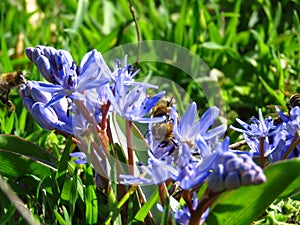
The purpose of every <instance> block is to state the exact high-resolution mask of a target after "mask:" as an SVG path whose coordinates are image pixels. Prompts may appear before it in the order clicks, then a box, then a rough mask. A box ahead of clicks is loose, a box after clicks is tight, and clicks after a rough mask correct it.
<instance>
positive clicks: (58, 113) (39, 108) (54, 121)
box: [20, 81, 73, 134]
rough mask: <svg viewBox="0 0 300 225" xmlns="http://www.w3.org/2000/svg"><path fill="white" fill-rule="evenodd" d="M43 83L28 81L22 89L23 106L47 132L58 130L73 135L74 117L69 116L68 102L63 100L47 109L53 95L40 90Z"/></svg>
mask: <svg viewBox="0 0 300 225" xmlns="http://www.w3.org/2000/svg"><path fill="white" fill-rule="evenodd" d="M39 85H42V83H41V82H36V81H28V82H27V83H26V84H23V85H22V86H21V87H20V95H21V97H22V99H23V100H22V101H23V105H24V106H25V108H26V109H27V110H28V111H29V112H30V113H31V114H32V116H33V117H34V118H35V120H36V121H37V122H38V124H39V125H40V126H41V127H42V128H44V129H47V130H53V129H58V130H61V131H63V132H66V133H69V134H71V133H73V126H72V116H68V115H67V114H68V107H69V106H68V105H69V103H68V101H67V99H66V98H62V99H60V100H59V101H57V102H55V103H54V104H53V105H52V106H50V107H46V103H47V102H48V101H49V100H50V99H51V96H52V94H53V93H51V92H45V91H41V90H39V88H38V87H39Z"/></svg>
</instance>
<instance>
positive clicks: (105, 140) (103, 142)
mask: <svg viewBox="0 0 300 225" xmlns="http://www.w3.org/2000/svg"><path fill="white" fill-rule="evenodd" d="M74 104H75V105H76V107H77V109H78V110H79V111H80V113H81V114H82V115H83V117H84V118H85V119H86V120H87V121H88V122H89V124H90V125H91V126H92V131H93V133H94V134H95V135H96V136H97V138H98V140H99V141H100V144H101V145H102V147H103V149H104V150H105V151H106V152H107V153H109V141H108V137H107V134H106V132H105V130H102V129H101V128H100V127H99V125H98V124H97V122H96V121H95V118H94V117H93V116H92V115H91V113H90V112H89V111H88V109H87V108H86V107H85V105H84V103H83V101H80V100H74Z"/></svg>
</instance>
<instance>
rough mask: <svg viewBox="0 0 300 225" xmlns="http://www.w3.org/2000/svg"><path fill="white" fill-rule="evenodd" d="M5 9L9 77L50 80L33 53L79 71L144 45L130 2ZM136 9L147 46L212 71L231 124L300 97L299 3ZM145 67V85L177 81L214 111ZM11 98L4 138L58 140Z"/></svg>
mask: <svg viewBox="0 0 300 225" xmlns="http://www.w3.org/2000/svg"><path fill="white" fill-rule="evenodd" d="M0 7H1V10H0V11H1V12H0V13H1V17H0V39H1V43H0V44H1V47H0V72H1V73H4V72H9V71H15V70H22V71H23V72H24V73H25V74H26V76H27V79H32V80H42V79H43V78H42V77H41V75H40V74H39V72H38V71H37V68H36V67H35V66H34V65H33V63H31V62H29V60H28V59H27V58H26V56H25V55H24V50H25V48H26V47H35V46H36V45H39V44H41V45H49V46H53V47H55V48H57V49H66V50H68V51H70V52H71V54H72V56H73V58H74V60H75V61H76V62H77V63H78V64H79V63H80V59H81V58H82V56H83V55H84V54H85V53H86V52H87V51H90V50H92V49H97V50H98V51H100V52H101V53H102V54H105V52H108V51H109V50H110V49H112V48H114V47H116V46H120V45H123V44H127V43H132V42H137V41H138V35H137V31H136V26H135V23H134V21H133V16H132V13H131V11H130V3H129V1H126V0H119V1H88V0H79V1H75V0H61V1H54V0H50V1H49V0H27V1H25V0H21V1H17V0H1V3H0ZM133 8H134V12H135V16H136V20H137V24H138V29H139V32H140V40H162V41H167V42H171V43H174V44H178V45H180V46H183V47H185V48H187V49H189V50H190V51H191V52H193V53H195V54H196V55H197V56H199V57H200V58H201V59H202V60H203V61H204V62H205V63H206V64H207V65H208V66H209V68H210V69H211V72H210V73H211V76H213V77H215V78H216V79H217V81H218V85H219V87H220V89H221V95H222V99H223V100H224V104H223V105H222V106H221V107H222V108H223V109H222V110H223V111H224V112H225V115H224V116H225V117H226V119H227V123H228V124H233V123H235V120H234V119H235V118H236V117H239V118H241V119H242V120H245V121H248V120H249V118H250V117H251V116H253V115H255V116H257V111H258V108H262V110H263V113H264V114H270V115H272V113H274V107H272V106H270V105H279V106H283V107H285V104H286V102H287V101H288V98H289V95H291V94H293V93H296V92H297V91H299V90H298V89H299V85H298V84H299V74H300V73H299V71H300V60H299V58H300V56H299V51H300V22H299V8H300V3H299V0H294V1H287V0H285V1H274V0H272V1H271V0H258V1H242V0H238V1H217V0H216V1H197V0H193V1H188V0H175V1H165V0H162V1H151V0H145V1H133ZM117 57H119V58H123V57H124V56H123V55H122V56H116V58H117ZM131 57H135V56H132V55H131ZM112 63H113V62H109V64H110V65H111V66H112V65H113V64H112ZM129 63H132V64H134V63H135V61H130V62H129ZM139 67H140V68H141V71H140V73H139V75H138V77H147V76H149V74H150V75H153V76H160V77H164V78H167V79H171V80H173V81H175V82H176V84H178V85H179V86H180V87H181V88H183V89H184V90H186V92H187V94H188V95H189V98H191V99H192V100H193V101H195V102H197V104H198V108H199V111H200V112H203V111H204V110H205V109H206V108H207V107H209V106H210V105H212V104H214V102H209V101H208V100H207V98H206V96H205V94H204V93H203V91H202V90H201V85H199V84H198V83H197V82H194V81H193V80H191V79H190V77H189V76H188V75H187V74H185V73H184V72H183V71H180V70H179V69H176V68H174V67H171V66H169V65H165V64H162V63H149V62H147V63H146V62H142V63H140V64H139ZM111 68H112V67H111ZM171 94H172V93H171ZM10 96H11V97H10V98H11V99H12V101H13V102H14V104H15V105H16V111H15V113H13V114H12V115H10V114H9V112H8V111H7V110H4V109H5V106H4V105H2V104H1V105H0V108H1V111H0V118H1V132H2V133H12V134H17V135H20V136H23V137H26V138H27V139H30V140H34V141H36V140H37V139H38V141H39V143H44V144H45V140H46V139H45V140H41V139H43V137H44V136H43V135H39V136H36V133H37V132H38V133H39V134H40V133H46V136H47V137H49V135H50V136H53V135H52V134H51V133H47V131H44V130H41V129H40V128H39V127H38V126H37V125H36V124H35V122H34V121H33V120H32V118H31V116H30V115H28V114H27V112H26V110H25V109H24V108H23V107H22V104H21V101H20V98H19V97H18V93H17V91H16V90H14V91H12V92H11V94H10ZM229 134H230V131H229ZM235 135H237V134H234V133H232V134H231V139H232V141H235V140H236V139H237V138H238V137H237V136H235ZM53 138H54V139H56V138H59V137H56V136H53Z"/></svg>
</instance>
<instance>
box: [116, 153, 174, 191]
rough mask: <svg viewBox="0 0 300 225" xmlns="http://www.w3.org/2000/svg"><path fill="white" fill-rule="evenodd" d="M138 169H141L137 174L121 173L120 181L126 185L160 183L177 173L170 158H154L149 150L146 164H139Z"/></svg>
mask: <svg viewBox="0 0 300 225" xmlns="http://www.w3.org/2000/svg"><path fill="white" fill-rule="evenodd" d="M140 169H141V170H142V171H141V174H140V175H139V176H133V175H124V174H121V175H120V176H119V178H120V179H121V180H122V181H121V183H122V184H127V185H138V184H160V183H162V182H164V181H166V180H168V179H170V178H171V177H174V176H176V175H177V170H176V169H175V168H174V166H173V165H172V161H171V160H170V159H167V160H159V159H156V158H155V157H154V156H153V155H152V153H151V152H149V159H148V166H144V165H143V164H141V165H140Z"/></svg>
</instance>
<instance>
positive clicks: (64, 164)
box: [55, 138, 72, 191]
mask: <svg viewBox="0 0 300 225" xmlns="http://www.w3.org/2000/svg"><path fill="white" fill-rule="evenodd" d="M71 144H72V139H71V138H69V139H68V141H67V143H66V146H65V149H64V152H63V154H62V156H61V158H60V161H59V164H58V169H57V173H56V176H55V178H56V180H57V184H58V188H59V190H60V191H61V190H62V189H63V185H64V182H65V178H66V175H67V169H68V162H69V158H70V157H69V154H70V148H71Z"/></svg>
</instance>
